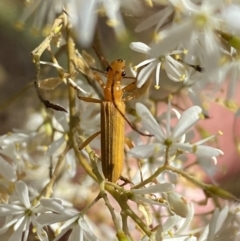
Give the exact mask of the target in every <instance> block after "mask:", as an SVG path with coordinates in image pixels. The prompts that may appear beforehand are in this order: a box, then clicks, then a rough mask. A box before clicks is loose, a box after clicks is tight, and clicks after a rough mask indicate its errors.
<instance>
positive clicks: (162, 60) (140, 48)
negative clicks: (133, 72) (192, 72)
mask: <svg viewBox="0 0 240 241" xmlns="http://www.w3.org/2000/svg"><path fill="white" fill-rule="evenodd" d="M130 48H131V49H132V50H134V51H137V52H139V53H143V54H147V55H148V56H149V57H150V58H149V59H147V60H145V61H143V62H141V63H140V64H138V65H136V66H135V68H139V67H142V66H143V68H142V69H141V70H140V72H139V74H138V79H137V80H138V83H137V87H141V86H142V85H143V84H144V83H145V82H146V81H147V79H148V78H149V76H150V75H151V73H152V72H153V70H154V69H155V68H156V86H155V87H156V88H157V89H158V88H159V79H160V72H161V67H163V68H164V69H165V71H166V73H167V76H168V77H169V79H171V80H173V81H175V82H179V81H182V80H183V79H184V78H185V76H186V69H185V67H184V65H183V64H181V63H180V62H179V61H177V60H175V59H174V58H173V57H171V55H174V54H180V53H182V52H183V51H181V50H177V51H170V52H165V53H161V54H158V53H156V52H154V54H153V53H152V51H151V48H150V47H149V46H148V45H146V44H144V43H141V42H133V43H131V44H130Z"/></svg>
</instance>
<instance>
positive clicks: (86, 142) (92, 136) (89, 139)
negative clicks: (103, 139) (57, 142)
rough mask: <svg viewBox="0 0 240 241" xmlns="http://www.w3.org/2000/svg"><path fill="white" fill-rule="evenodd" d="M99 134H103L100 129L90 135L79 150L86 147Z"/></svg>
mask: <svg viewBox="0 0 240 241" xmlns="http://www.w3.org/2000/svg"><path fill="white" fill-rule="evenodd" d="M99 134H101V131H98V132H96V133H94V134H92V135H91V136H89V137H88V138H87V139H86V140H85V141H84V142H83V143H82V144H81V145H80V146H79V150H82V149H83V148H84V147H86V146H87V145H88V144H89V143H90V142H91V141H92V140H93V139H94V138H95V137H97V136H98V135H99Z"/></svg>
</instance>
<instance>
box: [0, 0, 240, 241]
mask: <svg viewBox="0 0 240 241" xmlns="http://www.w3.org/2000/svg"><path fill="white" fill-rule="evenodd" d="M31 17H33V19H34V20H33V27H34V28H36V29H38V30H42V31H48V33H47V35H46V36H45V38H44V40H43V41H42V42H41V43H40V45H39V46H37V47H36V48H35V49H34V50H33V51H32V52H31V54H32V57H33V62H34V64H35V66H36V80H35V87H36V90H37V95H38V97H39V99H40V101H41V102H42V103H43V104H44V105H45V107H47V108H49V109H53V110H49V111H48V110H47V111H46V109H42V110H41V111H36V112H35V113H33V114H32V115H30V116H29V121H28V122H27V123H26V126H24V128H23V129H22V130H16V129H14V130H13V131H12V132H11V133H8V134H5V135H2V136H0V166H1V168H0V184H1V188H0V200H1V201H0V233H1V234H2V235H3V236H2V237H3V239H4V240H9V241H15V240H23V241H27V240H41V241H48V240H54V241H57V240H59V241H60V240H61V241H66V240H68V241H82V240H94V241H96V240H120V241H122V240H131V241H133V240H142V241H148V240H149V241H157V240H162V241H168V240H174V241H186V240H189V241H209V240H215V241H220V240H229V241H230V240H231V241H237V240H239V238H240V216H239V207H238V206H237V205H233V204H232V203H231V201H237V202H238V201H239V199H238V198H239V197H238V196H237V195H236V196H235V194H234V193H232V192H229V191H227V190H225V189H223V188H222V187H221V186H220V185H218V184H217V183H218V179H217V177H218V176H217V175H220V174H221V171H220V168H219V167H220V165H219V162H218V159H220V158H221V157H222V156H223V155H224V152H225V153H226V151H225V150H226V149H225V150H224V152H223V151H222V150H221V149H222V148H223V147H225V146H221V145H220V144H219V143H220V142H218V141H219V139H222V138H223V139H224V135H223V136H222V135H221V134H222V133H221V131H220V130H219V132H218V133H217V134H216V131H215V130H214V131H213V133H208V132H207V131H206V130H204V128H203V127H202V126H201V125H202V123H203V122H205V121H208V120H209V119H210V120H211V119H212V120H213V121H217V122H220V121H221V120H216V118H214V116H215V113H214V111H211V109H210V110H208V109H207V108H206V106H207V105H211V103H212V102H213V101H214V100H216V99H220V98H221V99H223V100H224V101H222V102H221V104H223V105H224V106H227V107H230V105H229V103H230V100H231V101H233V100H235V99H234V98H235V93H236V92H237V91H238V88H237V87H236V86H237V85H238V80H239V79H240V69H239V59H240V58H239V46H240V44H239V37H238V36H239V33H240V27H239V24H236V22H237V21H236V19H240V4H239V3H238V1H232V2H231V1H225V0H164V1H161V0H158V1H157V0H148V1H139V0H122V1H121V0H89V1H85V0H77V1H76V0H69V1H63V0H62V1H61V0H58V1H55V0H48V1H44V0H33V1H31V2H30V3H29V5H28V6H27V8H26V9H25V10H24V12H23V14H22V16H21V17H20V20H19V23H18V26H22V25H23V23H25V22H26V20H27V19H28V18H31ZM103 20H104V21H103ZM46 21H47V24H48V25H50V26H51V27H50V28H49V27H48V28H45V24H46ZM105 25H106V26H108V28H106V27H105ZM133 26H134V27H133ZM109 27H110V28H109ZM46 29H47V30H46ZM112 30H113V31H112ZM111 31H112V32H111ZM143 32H144V36H143V34H142V33H143ZM102 33H104V38H102V37H101V35H102ZM112 33H115V34H116V37H117V38H116V41H119V40H121V41H122V42H121V45H129V41H128V38H127V36H128V35H131V36H134V38H136V39H134V40H133V42H131V43H130V45H129V48H128V50H127V51H128V52H129V53H130V54H131V55H133V56H135V54H136V56H137V53H135V52H138V53H140V55H139V56H141V57H142V58H144V59H143V60H142V61H141V60H140V61H137V60H136V59H137V57H135V60H134V61H136V65H135V66H134V67H132V66H130V64H129V66H130V69H131V71H132V74H133V75H134V77H127V78H130V79H133V81H132V82H131V83H130V84H129V83H128V82H126V83H125V82H122V79H123V78H125V77H126V73H125V68H126V66H125V65H128V61H126V62H125V61H124V60H122V59H120V58H118V59H117V60H116V61H113V62H112V63H111V64H109V63H108V61H107V60H105V59H104V57H103V56H101V54H100V49H98V47H97V46H103V48H104V43H105V42H106V43H110V42H111V43H112V42H113V40H112V39H111V41H110V36H113V35H112ZM139 33H141V36H140V37H139V38H138V37H137V36H138V35H137V34H139ZM108 37H109V38H108ZM132 39H133V37H132ZM149 39H151V40H150V41H149ZM59 40H61V41H59ZM124 41H125V42H124ZM127 42H128V43H127ZM119 43H120V42H119ZM54 44H55V45H56V47H57V48H60V47H61V48H60V49H59V51H58V50H56V49H57V48H55V46H54V47H53V45H54ZM91 45H94V50H95V52H96V56H98V57H99V60H100V61H101V62H102V65H105V66H106V71H102V70H99V69H98V67H97V64H96V59H95V57H93V56H92V54H89V53H87V52H86V51H85V50H84V51H82V52H81V53H80V52H79V47H80V48H84V49H86V48H88V47H89V46H91ZM109 48H111V45H110V44H109ZM125 49H126V48H125ZM45 51H46V52H48V53H49V54H50V58H49V59H48V60H45V59H44V58H45V56H44V55H43V53H44V52H45ZM89 52H91V51H89ZM109 52H116V51H115V50H114V51H112V49H110V51H109ZM66 66H68V67H66ZM52 69H54V73H55V74H54V76H51V77H49V76H50V75H52V74H53V71H50V70H52ZM56 73H57V74H56ZM153 73H154V74H153ZM227 80H229V81H228V83H227V87H225V86H224V85H225V83H226V81H227ZM62 83H64V84H65V86H64V87H63V88H62V89H63V90H64V93H63V94H62V95H61V99H59V102H60V103H61V105H60V104H55V102H57V100H56V99H57V98H56V99H55V100H54V103H52V102H50V101H48V100H45V99H44V97H43V96H42V95H41V92H42V91H44V90H52V92H54V91H55V90H53V89H56V88H57V86H59V85H60V84H62ZM123 83H124V84H123ZM152 83H153V84H152ZM221 88H226V89H227V94H226V95H225V96H224V95H223V94H221V93H220V95H221V96H220V97H219V96H218V95H217V94H219V92H221V91H220V90H221ZM66 93H68V97H67V98H64V97H66V96H67V94H66ZM77 97H78V98H77ZM137 98H138V99H137ZM133 99H137V101H136V102H135V106H134V105H132V106H134V107H133V109H134V111H132V110H131V107H130V105H126V106H125V101H129V102H131V103H133V101H132V100H133ZM130 100H131V101H130ZM219 102H220V101H219ZM237 108H238V109H240V108H239V106H238V105H237V106H234V108H233V107H232V106H231V110H234V111H236V110H237ZM36 109H37V108H36ZM135 110H136V111H135ZM236 117H239V110H238V111H237V112H236ZM125 121H126V122H128V124H129V126H130V127H131V128H132V131H129V130H128V131H126V132H124V128H125V127H124V125H125V124H124V123H125ZM29 123H32V124H31V125H32V126H33V128H34V130H33V131H30V130H29V128H28V125H29ZM132 123H134V124H132ZM235 123H238V121H237V119H236V121H235ZM209 132H212V131H211V130H210V131H209ZM99 135H101V138H98V136H99ZM236 139H237V138H236ZM124 141H125V143H126V145H125V144H124ZM124 145H125V146H124ZM225 145H226V143H225ZM124 148H125V150H124ZM99 160H100V161H99ZM115 179H116V180H117V181H116V182H115ZM209 180H210V181H209ZM236 193H237V192H236ZM206 200H210V201H208V205H205V206H204V208H203V207H202V205H200V204H203V203H204V201H206ZM205 203H206V202H205Z"/></svg>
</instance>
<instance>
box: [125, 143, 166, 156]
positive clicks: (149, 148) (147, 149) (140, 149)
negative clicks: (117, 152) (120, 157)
mask: <svg viewBox="0 0 240 241" xmlns="http://www.w3.org/2000/svg"><path fill="white" fill-rule="evenodd" d="M164 149H165V146H162V145H160V144H149V145H140V146H136V147H134V148H132V149H131V150H130V151H129V152H128V156H132V157H135V158H147V157H150V156H151V155H153V154H155V153H158V152H159V151H161V150H164Z"/></svg>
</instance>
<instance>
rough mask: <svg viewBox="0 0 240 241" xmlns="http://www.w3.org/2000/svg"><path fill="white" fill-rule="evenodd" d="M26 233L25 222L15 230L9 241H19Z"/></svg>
mask: <svg viewBox="0 0 240 241" xmlns="http://www.w3.org/2000/svg"><path fill="white" fill-rule="evenodd" d="M24 231H25V222H22V223H21V225H20V226H19V227H18V228H17V230H14V232H13V234H12V235H11V236H10V238H9V239H8V241H16V240H19V237H22V233H23V232H24Z"/></svg>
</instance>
